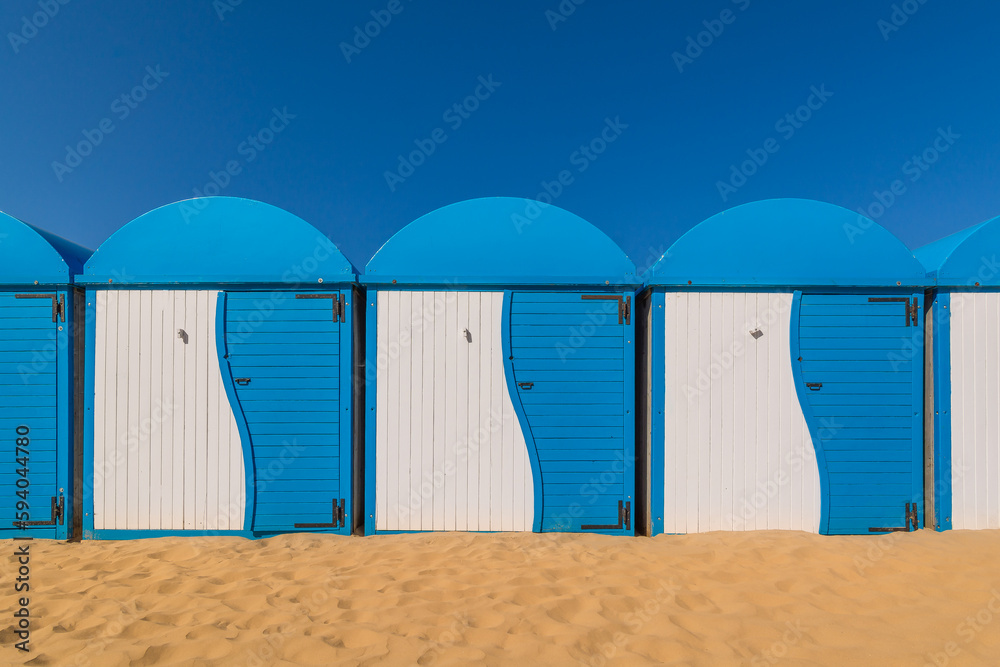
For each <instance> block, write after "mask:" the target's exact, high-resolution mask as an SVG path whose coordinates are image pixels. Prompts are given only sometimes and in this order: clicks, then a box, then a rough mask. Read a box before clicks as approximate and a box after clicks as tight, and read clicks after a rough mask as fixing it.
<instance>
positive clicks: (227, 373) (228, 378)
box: [215, 291, 257, 531]
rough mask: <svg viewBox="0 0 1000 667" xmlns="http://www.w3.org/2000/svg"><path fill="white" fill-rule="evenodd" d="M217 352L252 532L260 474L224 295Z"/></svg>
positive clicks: (218, 320)
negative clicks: (232, 359)
mask: <svg viewBox="0 0 1000 667" xmlns="http://www.w3.org/2000/svg"><path fill="white" fill-rule="evenodd" d="M215 349H216V354H217V356H218V358H219V370H220V371H221V373H222V384H223V385H224V386H225V388H226V396H227V397H228V398H229V408H230V409H231V410H232V411H233V416H234V417H235V418H236V427H237V428H238V429H239V431H240V445H242V447H243V473H244V476H245V478H246V482H245V484H246V493H245V494H244V495H245V499H246V508H245V509H244V511H243V530H244V531H250V530H251V528H252V527H253V519H254V511H255V509H256V507H257V490H256V484H255V482H254V480H255V479H256V478H257V470H256V466H255V465H254V459H253V447H252V444H251V441H250V428H249V426H247V420H246V416H244V414H243V406H241V405H240V401H239V398H238V397H237V395H236V385H235V384H234V383H233V374H232V371H231V370H230V368H229V361H228V357H229V350H228V346H227V345H226V293H225V292H221V291H220V292H219V300H218V301H217V302H216V310H215Z"/></svg>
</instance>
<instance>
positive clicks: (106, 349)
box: [84, 290, 117, 529]
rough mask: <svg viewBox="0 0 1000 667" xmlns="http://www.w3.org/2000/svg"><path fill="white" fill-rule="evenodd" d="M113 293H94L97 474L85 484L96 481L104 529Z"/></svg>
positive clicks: (96, 513)
mask: <svg viewBox="0 0 1000 667" xmlns="http://www.w3.org/2000/svg"><path fill="white" fill-rule="evenodd" d="M111 294H112V293H110V292H105V291H103V290H101V291H98V292H97V293H96V294H95V295H94V299H95V300H94V318H95V321H94V433H93V435H94V451H93V460H92V461H91V463H92V464H93V471H94V478H93V479H92V480H84V484H87V483H91V484H93V487H92V489H93V491H92V495H93V499H94V508H93V517H94V527H95V528H96V529H102V528H107V527H110V525H111V524H109V523H107V520H108V514H109V512H110V511H111V503H112V502H113V498H112V497H111V496H110V495H109V493H108V489H109V488H110V486H111V485H110V484H109V483H108V482H109V481H110V474H111V471H110V469H109V468H108V467H107V464H108V463H109V451H108V446H107V443H108V439H109V438H110V437H111V436H110V434H111V433H114V427H113V424H114V423H115V421H116V419H115V416H114V409H115V406H116V399H115V397H114V395H113V394H112V391H113V390H114V388H115V383H114V382H113V381H112V380H111V379H112V378H114V373H113V372H112V370H111V366H112V364H114V363H115V361H116V359H115V357H114V355H112V354H111V353H110V351H111V350H113V349H114V346H113V345H112V344H111V342H110V338H111V337H112V336H115V330H114V328H113V327H112V326H111V320H112V319H113V318H114V317H115V316H116V315H117V308H112V307H110V306H109V303H108V300H109V298H110V296H111Z"/></svg>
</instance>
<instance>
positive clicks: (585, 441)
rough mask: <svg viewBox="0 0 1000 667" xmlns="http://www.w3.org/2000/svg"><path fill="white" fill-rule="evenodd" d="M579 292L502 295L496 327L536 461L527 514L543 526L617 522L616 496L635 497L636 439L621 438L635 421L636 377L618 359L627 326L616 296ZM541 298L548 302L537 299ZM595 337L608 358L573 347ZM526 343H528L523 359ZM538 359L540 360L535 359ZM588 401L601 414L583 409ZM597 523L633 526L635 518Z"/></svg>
mask: <svg viewBox="0 0 1000 667" xmlns="http://www.w3.org/2000/svg"><path fill="white" fill-rule="evenodd" d="M583 294H585V293H583V292H550V293H525V292H521V291H513V292H508V294H507V298H508V299H509V314H508V318H507V319H505V322H504V331H505V333H506V332H509V336H510V350H509V351H508V350H505V355H506V356H508V357H512V359H509V360H508V362H507V363H508V364H509V366H510V368H509V369H508V372H509V373H512V379H513V383H512V384H513V392H512V395H513V396H516V402H515V408H516V409H517V410H519V411H520V413H521V414H522V415H523V423H522V426H523V427H526V430H527V433H526V438H525V439H526V440H529V436H530V440H529V448H530V447H533V449H534V461H533V463H535V462H537V466H538V477H539V478H540V484H539V483H538V481H537V480H536V487H535V495H536V497H539V496H541V508H540V509H541V512H540V515H539V514H536V517H535V520H536V523H540V526H539V528H540V529H541V530H542V531H573V532H579V531H581V530H583V529H582V526H583V525H594V524H596V525H617V524H618V503H619V502H622V503H624V502H629V503H632V501H633V499H634V498H633V496H634V483H635V480H634V451H631V450H630V448H629V445H630V444H631V447H632V448H634V441H632V440H631V439H630V438H629V437H628V435H629V434H630V433H632V429H633V428H634V423H633V415H632V414H631V406H630V405H629V404H628V403H627V392H626V385H629V384H630V383H631V381H632V378H633V377H634V376H632V375H630V374H629V373H628V372H627V368H626V366H627V363H626V359H627V358H634V356H633V355H634V351H633V352H632V354H631V355H630V354H626V353H625V350H626V346H627V345H630V344H631V341H632V332H633V331H634V329H633V328H632V327H631V326H627V325H625V324H624V323H622V324H619V322H618V304H617V301H610V302H609V301H590V300H584V299H582V298H581V296H582V295H583ZM622 296H623V298H624V296H625V295H624V294H623V295H622ZM628 296H630V297H631V296H632V295H631V293H628ZM543 299H544V300H543ZM539 303H545V304H546V305H547V306H551V308H539V307H538V304H539ZM609 304H613V308H612V309H611V310H612V312H613V317H612V316H610V315H609V314H608V309H609ZM552 313H555V314H552ZM552 322H557V323H558V324H556V325H552V324H551V323H552ZM596 339H600V340H605V341H609V342H611V344H610V345H608V348H610V349H616V350H621V351H622V353H621V354H620V355H618V354H615V355H614V357H611V355H607V356H608V357H609V358H606V359H601V358H595V357H594V356H592V355H587V356H583V355H581V356H579V357H578V356H576V351H577V350H579V349H587V348H588V343H589V342H591V341H593V340H596ZM525 349H530V350H533V351H534V352H533V354H532V355H531V356H530V357H524V358H522V357H521V356H520V351H521V350H525ZM591 349H592V348H591ZM630 351H631V350H630ZM540 360H543V361H545V362H547V363H546V365H545V366H543V367H540V366H539V363H538V362H539V361H540ZM521 383H532V384H531V386H530V387H529V386H527V385H523V384H521ZM554 406H559V407H557V408H554ZM594 406H599V409H600V413H595V412H594V411H592V410H591V408H593V407H594ZM632 434H633V435H634V433H632ZM591 452H596V453H599V455H591ZM633 504H634V503H633ZM632 512H633V515H634V507H632ZM596 532H603V533H608V534H619V535H624V534H629V535H631V534H634V524H633V525H632V527H631V528H629V529H626V528H625V527H624V526H623V527H622V528H621V529H604V530H600V531H596Z"/></svg>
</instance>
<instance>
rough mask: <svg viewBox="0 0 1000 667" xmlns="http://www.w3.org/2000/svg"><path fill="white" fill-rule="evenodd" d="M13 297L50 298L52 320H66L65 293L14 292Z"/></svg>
mask: <svg viewBox="0 0 1000 667" xmlns="http://www.w3.org/2000/svg"><path fill="white" fill-rule="evenodd" d="M14 298H15V299H52V321H53V322H60V321H61V322H65V321H66V295H64V294H15V295H14Z"/></svg>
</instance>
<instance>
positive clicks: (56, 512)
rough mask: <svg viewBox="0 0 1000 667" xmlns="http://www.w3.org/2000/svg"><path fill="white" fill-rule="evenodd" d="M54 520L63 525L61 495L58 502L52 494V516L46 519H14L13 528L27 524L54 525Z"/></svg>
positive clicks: (25, 526)
mask: <svg viewBox="0 0 1000 667" xmlns="http://www.w3.org/2000/svg"><path fill="white" fill-rule="evenodd" d="M56 521H58V522H59V525H60V526H61V525H63V497H62V496H59V500H58V502H57V501H56V497H55V496H52V518H51V519H49V520H48V521H15V522H14V527H15V528H27V527H28V526H54V525H56Z"/></svg>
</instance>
